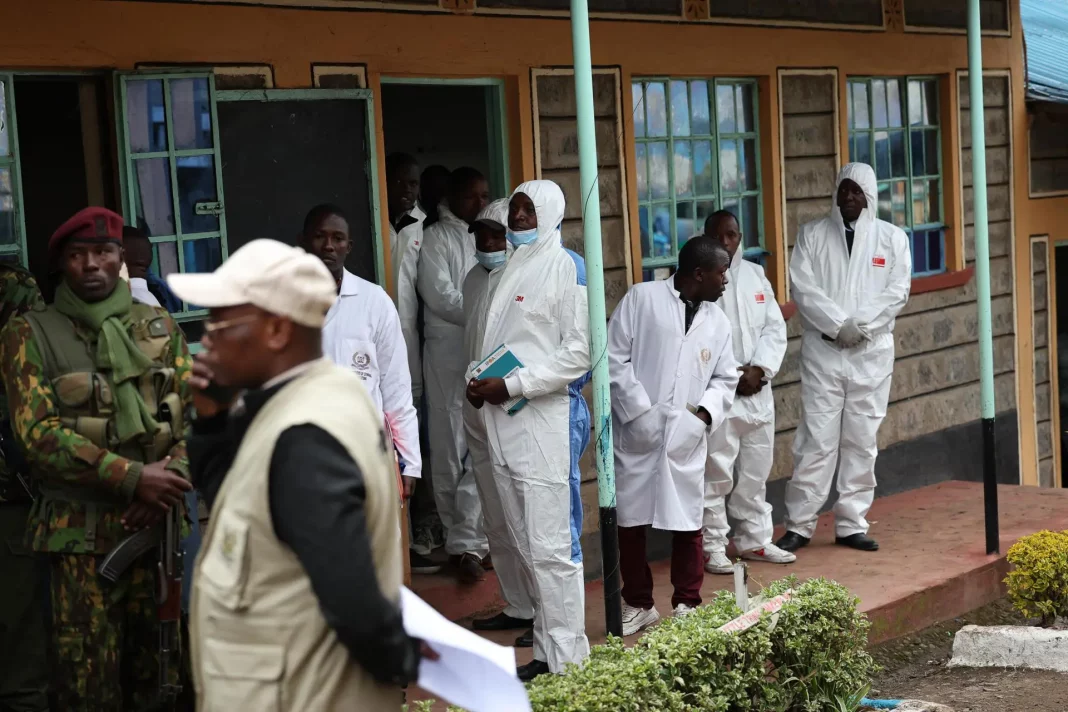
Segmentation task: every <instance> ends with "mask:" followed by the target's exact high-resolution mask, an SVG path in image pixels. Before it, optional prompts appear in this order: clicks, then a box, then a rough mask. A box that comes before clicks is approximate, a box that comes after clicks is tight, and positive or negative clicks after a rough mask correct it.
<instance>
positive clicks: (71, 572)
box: [0, 304, 192, 711]
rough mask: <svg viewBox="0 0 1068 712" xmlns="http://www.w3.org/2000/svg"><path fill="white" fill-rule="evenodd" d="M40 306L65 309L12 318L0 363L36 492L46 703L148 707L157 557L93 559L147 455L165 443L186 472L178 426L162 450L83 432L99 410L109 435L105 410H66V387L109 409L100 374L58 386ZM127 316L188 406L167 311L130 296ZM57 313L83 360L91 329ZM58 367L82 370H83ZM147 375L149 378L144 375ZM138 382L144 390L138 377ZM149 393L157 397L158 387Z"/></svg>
mask: <svg viewBox="0 0 1068 712" xmlns="http://www.w3.org/2000/svg"><path fill="white" fill-rule="evenodd" d="M45 317H47V318H48V319H52V320H54V319H56V318H61V319H66V317H62V315H60V314H58V312H54V308H52V307H50V308H49V309H48V310H47V311H45V312H40V313H37V312H34V313H32V314H30V315H29V316H28V318H27V317H20V318H16V319H13V320H12V321H11V323H10V324H9V325H8V327H7V328H6V329H5V331H4V332H3V334H2V336H0V369H2V375H3V380H4V383H5V384H6V386H7V390H8V402H9V405H10V408H11V419H12V430H13V431H14V435H15V439H16V440H17V441H18V442H19V443H21V444H24V445H25V448H24V449H25V451H26V454H27V459H28V460H29V461H30V466H31V469H32V472H33V476H34V479H35V482H37V483H38V484H39V485H40V487H41V491H42V495H41V496H39V497H38V498H37V501H36V503H35V505H34V508H33V511H32V514H31V516H30V521H29V538H30V540H31V542H32V547H33V549H34V550H35V551H38V552H46V553H47V554H48V559H49V569H50V576H51V594H52V596H51V598H52V617H53V623H52V653H53V656H54V660H53V665H52V670H53V679H52V693H53V695H54V697H53V708H54V709H57V710H71V711H74V710H123V709H128V710H146V709H153V708H155V707H156V704H157V699H158V697H157V696H158V689H159V688H158V685H159V679H158V672H159V667H158V645H159V626H158V618H157V614H156V607H155V603H154V591H155V574H154V572H155V566H156V559H155V558H154V557H153V556H152V555H145V556H143V557H141V558H140V559H139V560H138V561H137V562H135V563H134V564H133V565H132V566H131V567H130V568H129V569H127V571H126V572H125V573H124V574H123V576H122V577H121V578H120V579H119V581H117V582H116V583H114V584H111V583H108V582H107V581H105V580H104V579H102V578H101V577H100V576H98V574H97V567H98V566H99V564H100V562H101V561H102V557H103V555H105V554H106V553H107V552H108V551H109V550H110V549H112V548H113V547H114V546H115V545H116V544H117V543H119V542H120V541H121V540H122V539H123V538H125V536H126V535H127V532H125V531H124V529H123V526H122V523H121V518H122V515H123V513H124V512H125V510H126V507H127V506H128V504H129V503H130V502H131V501H132V499H133V496H134V490H135V488H136V485H137V481H138V478H139V476H140V472H141V468H142V467H143V463H144V462H147V461H151V460H152V458H155V459H160V456H161V455H163V454H167V455H169V456H170V457H171V458H172V460H171V461H170V463H169V464H168V469H171V470H174V471H176V472H179V473H181V474H183V475H184V476H186V477H188V460H187V458H186V451H185V439H184V435H185V433H184V432H181V433H176V434H175V437H173V438H171V437H168V438H167V439H166V440H165V442H166V443H167V444H166V445H165V447H166V448H169V450H168V451H167V452H158V451H157V452H155V453H154V454H147V453H149V452H150V451H151V448H150V447H149V446H148V444H146V443H144V442H140V443H132V444H131V443H124V444H121V445H118V444H115V443H110V444H109V442H100V440H101V437H91V436H90V435H88V434H87V433H86V429H85V428H84V427H83V422H82V421H83V420H84V421H91V420H95V421H103V422H104V423H105V424H107V425H108V427H106V428H101V429H100V432H101V433H103V436H102V437H103V438H105V439H106V438H107V437H108V435H109V434H111V433H113V432H114V431H113V430H112V429H111V427H110V423H112V422H113V421H108V418H106V417H104V418H99V417H98V418H89V417H87V418H80V417H79V418H76V419H75V418H70V417H64V413H68V414H69V412H70V406H71V403H72V401H71V400H70V399H71V397H72V396H73V397H74V398H75V400H78V399H79V398H80V399H81V400H82V401H87V403H88V404H86V403H83V405H82V406H81V407H82V408H89V409H91V412H92V414H93V415H100V413H99V412H98V410H99V411H104V414H105V415H106V411H107V410H108V408H105V407H104V406H105V405H106V406H109V407H110V405H111V404H112V401H111V396H110V395H109V396H108V397H104V396H102V395H101V392H102V389H103V390H107V380H108V379H106V378H98V377H97V376H99V374H90V375H89V377H88V379H87V380H86V383H87V384H89V385H88V386H87V387H85V388H83V389H81V391H80V392H81V396H79V395H78V392H79V391H78V389H76V388H75V389H73V390H71V389H70V388H67V387H65V386H64V385H63V383H64V381H63V378H56V379H55V381H54V382H53V380H51V379H50V378H49V377H48V375H47V374H48V373H49V372H50V369H53V368H54V366H52V365H50V364H51V363H52V359H55V358H56V355H57V350H56V349H55V348H54V347H55V343H56V341H55V340H54V339H53V338H52V337H51V336H50V335H49V336H46V337H44V341H45V342H48V343H50V344H52V345H48V344H45V343H41V342H40V340H41V338H42V336H41V333H42V332H41V331H39V329H40V328H41V324H42V323H45V321H46V320H45ZM31 321H32V322H33V323H31ZM124 321H126V322H127V323H128V324H129V328H130V334H131V336H132V337H133V338H134V340H135V342H136V343H137V344H138V347H139V348H140V349H141V350H142V351H143V352H144V353H145V354H146V355H147V356H149V358H151V359H152V360H153V362H154V364H155V366H154V367H153V368H156V367H158V371H159V372H164V373H166V374H168V376H167V379H166V383H168V385H167V386H166V387H164V388H163V389H162V390H163V392H169V393H175V394H177V396H178V399H179V402H180V403H181V405H182V410H185V409H188V408H190V407H191V403H192V397H191V394H190V392H189V389H188V385H187V383H188V380H189V374H190V369H191V366H192V362H191V360H190V357H189V350H188V347H187V345H186V342H185V337H184V336H183V334H182V332H181V330H180V329H179V328H178V326H177V324H176V323H175V322H174V320H173V319H171V317H170V316H169V315H168V314H167V313H166V312H165V311H164V310H162V309H156V308H153V307H148V306H145V305H141V304H134V305H133V307H132V308H131V310H130V313H129V316H128V317H126V318H125V319H124ZM64 323H65V324H66V325H67V326H68V328H69V327H73V336H72V337H71V338H70V339H69V340H68V341H66V342H64V343H66V344H67V347H65V348H64V349H63V350H64V351H66V352H70V351H73V350H77V349H78V346H79V342H82V344H84V346H83V348H84V349H85V351H86V354H87V355H86V356H81V355H80V354H79V358H82V359H83V360H84V359H85V358H90V359H92V354H95V351H96V349H95V346H96V337H97V335H96V334H95V333H94V332H92V331H91V330H90V329H88V328H86V327H84V326H83V325H81V324H79V323H77V322H73V321H71V320H67V321H66V322H64ZM34 324H36V325H37V326H36V327H35V326H34ZM53 324H54V322H53ZM35 328H36V329H38V330H37V331H35ZM75 337H76V338H75ZM71 343H73V344H74V346H73V348H70V344H71ZM47 354H51V355H47ZM60 358H65V356H62V355H61V356H60ZM60 371H62V372H63V373H64V374H66V375H82V376H84V375H85V374H84V372H83V370H81V369H73V370H68V371H63V369H60ZM157 375H159V374H158V373H157ZM152 382H153V381H152V379H151V378H150V379H149V380H148V383H150V384H151V383H152ZM139 388H140V389H141V390H142V392H144V385H142V386H139ZM108 393H110V391H108ZM157 398H158V399H160V400H161V399H162V398H163V393H162V392H161V393H159V394H158V395H157ZM86 412H87V413H88V412H90V411H89V410H87V411H86ZM75 421H77V422H75ZM183 431H184V428H183ZM153 444H154V445H159V442H158V441H157V442H155V443H153Z"/></svg>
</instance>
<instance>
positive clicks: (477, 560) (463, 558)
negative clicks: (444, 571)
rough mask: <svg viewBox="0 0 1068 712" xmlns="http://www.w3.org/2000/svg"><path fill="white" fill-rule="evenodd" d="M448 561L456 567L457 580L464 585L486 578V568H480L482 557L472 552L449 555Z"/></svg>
mask: <svg viewBox="0 0 1068 712" xmlns="http://www.w3.org/2000/svg"><path fill="white" fill-rule="evenodd" d="M449 563H451V564H452V565H453V566H454V567H455V569H456V578H457V580H458V581H459V582H460V583H461V584H464V585H465V586H470V585H472V584H476V583H479V582H480V581H482V580H483V579H485V578H486V570H485V569H484V568H482V559H481V557H478V556H475V555H474V554H461V555H460V556H450V557H449Z"/></svg>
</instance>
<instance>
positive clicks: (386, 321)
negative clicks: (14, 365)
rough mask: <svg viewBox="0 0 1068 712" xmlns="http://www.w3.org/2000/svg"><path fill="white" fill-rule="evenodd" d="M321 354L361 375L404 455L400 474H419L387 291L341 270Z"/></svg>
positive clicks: (414, 423)
mask: <svg viewBox="0 0 1068 712" xmlns="http://www.w3.org/2000/svg"><path fill="white" fill-rule="evenodd" d="M323 354H324V355H325V356H326V357H327V358H329V359H330V360H331V361H333V362H334V363H335V364H337V365H338V366H341V367H343V368H348V369H350V370H352V372H353V373H355V374H356V375H357V376H359V377H360V380H362V381H363V385H364V387H365V388H366V389H367V393H368V394H369V395H370V396H371V400H372V401H374V404H375V407H376V408H378V412H379V413H380V414H382V416H383V419H384V420H385V422H386V423H387V424H388V426H389V428H390V432H391V434H392V436H393V444H394V445H395V446H396V448H397V452H398V454H400V457H401V459H402V460H403V461H404V476H405V477H419V476H420V475H421V474H422V470H423V460H422V457H421V455H420V453H419V420H418V418H417V417H416V413H415V407H414V406H413V405H412V383H411V380H410V377H409V375H408V361H407V354H406V351H405V348H404V337H403V336H402V334H401V324H400V319H399V318H398V316H397V309H396V307H394V306H393V302H392V301H391V300H390V298H389V295H387V294H386V292H385V290H384V289H382V288H381V287H379V286H378V285H377V284H373V283H371V282H368V281H367V280H365V279H361V278H359V277H357V276H356V275H354V274H352V273H351V272H349V271H348V270H345V274H344V276H342V278H341V291H340V292H339V293H338V298H337V301H335V302H334V304H333V306H331V307H330V311H328V312H327V313H326V323H324V324H323Z"/></svg>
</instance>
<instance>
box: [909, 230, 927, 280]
mask: <svg viewBox="0 0 1068 712" xmlns="http://www.w3.org/2000/svg"><path fill="white" fill-rule="evenodd" d="M912 271H913V273H922V272H926V271H927V233H926V232H922V231H918V232H914V233H912Z"/></svg>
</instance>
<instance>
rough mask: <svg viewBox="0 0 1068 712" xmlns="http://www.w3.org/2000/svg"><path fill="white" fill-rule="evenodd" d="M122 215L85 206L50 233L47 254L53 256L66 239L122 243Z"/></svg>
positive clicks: (104, 209) (105, 209)
mask: <svg viewBox="0 0 1068 712" xmlns="http://www.w3.org/2000/svg"><path fill="white" fill-rule="evenodd" d="M122 222H123V221H122V216H121V215H119V214H117V213H113V212H112V211H110V210H108V209H107V208H85V209H83V210H79V211H78V212H77V213H75V215H74V217H72V218H71V219H70V220H68V221H67V222H65V223H63V224H62V225H60V226H59V229H58V230H56V231H55V232H54V233H52V237H51V239H49V241H48V254H50V255H52V256H55V255H56V253H57V252H59V249H60V248H61V247H62V246H63V243H64V242H66V241H67V240H72V239H73V240H79V241H84V242H115V243H117V244H120V245H121V244H122Z"/></svg>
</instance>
